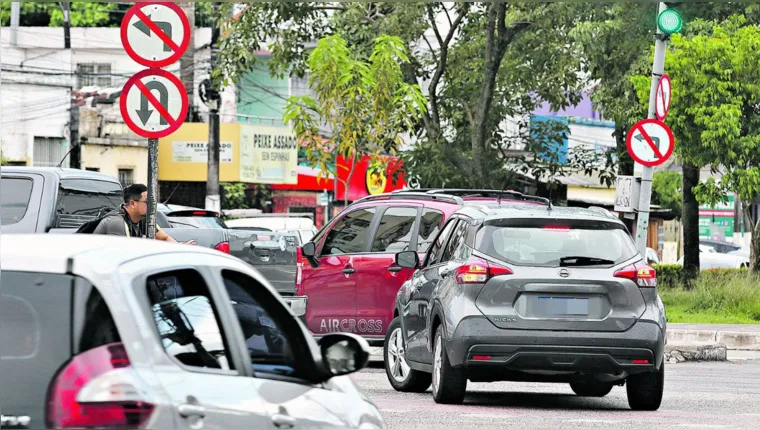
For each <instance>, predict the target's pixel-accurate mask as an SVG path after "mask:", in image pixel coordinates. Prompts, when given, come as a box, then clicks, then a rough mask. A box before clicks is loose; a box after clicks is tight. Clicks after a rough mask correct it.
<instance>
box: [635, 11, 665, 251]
mask: <svg viewBox="0 0 760 430" xmlns="http://www.w3.org/2000/svg"><path fill="white" fill-rule="evenodd" d="M666 9H667V6H666V5H665V3H662V2H660V4H659V11H658V15H660V14H662V13H663V12H664V11H665V10H666ZM664 36H665V34H664V33H663V32H662V31H661V30H660V28H659V26H658V28H657V35H656V37H655V43H654V64H653V65H652V84H651V88H650V90H649V114H648V116H647V118H649V119H655V118H656V116H657V114H656V108H657V87H658V86H659V84H660V78H661V77H662V75H663V74H664V73H665V50H666V48H667V42H666V41H665V37H664ZM653 177H654V167H650V166H644V169H643V171H642V173H641V194H640V195H639V208H638V217H637V221H636V248H638V250H639V252H640V253H641V255H647V238H648V237H649V210H650V201H651V199H652V178H653Z"/></svg>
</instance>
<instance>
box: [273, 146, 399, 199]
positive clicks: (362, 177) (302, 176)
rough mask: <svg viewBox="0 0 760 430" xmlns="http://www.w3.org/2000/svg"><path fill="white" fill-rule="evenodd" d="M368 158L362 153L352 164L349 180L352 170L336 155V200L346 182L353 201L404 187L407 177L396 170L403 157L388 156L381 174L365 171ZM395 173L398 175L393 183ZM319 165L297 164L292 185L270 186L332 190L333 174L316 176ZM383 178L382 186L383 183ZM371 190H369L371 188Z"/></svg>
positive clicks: (291, 188) (343, 197)
mask: <svg viewBox="0 0 760 430" xmlns="http://www.w3.org/2000/svg"><path fill="white" fill-rule="evenodd" d="M370 160H371V158H370V157H369V156H365V157H363V158H362V160H361V161H360V162H358V163H357V164H356V166H354V170H353V174H351V180H350V181H349V180H348V177H349V174H350V173H351V164H350V163H349V162H348V161H346V160H345V159H343V157H338V179H339V180H338V193H337V196H336V199H337V200H339V201H340V200H345V194H346V186H345V183H346V182H348V201H356V200H359V199H361V198H363V197H367V196H369V195H371V194H381V193H388V192H391V191H395V190H400V189H403V188H404V187H405V186H406V178H405V177H404V175H403V172H402V173H397V174H396V173H395V172H396V171H398V170H400V169H401V166H402V161H401V160H399V159H398V157H387V160H386V165H387V168H386V170H385V174H384V175H377V174H374V175H368V169H369V162H370ZM394 174H395V175H396V176H397V178H396V182H395V183H394V181H393V178H394ZM318 176H319V169H315V168H311V167H304V166H298V183H297V184H294V185H286V184H282V185H272V189H273V190H290V191H315V192H322V191H325V190H327V191H329V192H332V191H333V186H334V185H333V177H332V175H327V176H325V177H322V178H318ZM383 182H384V186H383ZM370 190H371V191H372V192H370Z"/></svg>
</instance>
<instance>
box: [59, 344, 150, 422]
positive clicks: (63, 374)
mask: <svg viewBox="0 0 760 430" xmlns="http://www.w3.org/2000/svg"><path fill="white" fill-rule="evenodd" d="M130 370H132V368H131V366H130V363H129V357H128V356H127V352H126V350H125V349H124V345H122V344H121V343H114V344H110V345H105V346H101V347H99V348H95V349H92V350H89V351H87V352H85V353H82V354H80V355H77V356H76V357H74V358H72V359H71V361H69V363H68V364H67V365H66V366H65V367H64V368H63V369H62V370H61V371H60V372H59V373H58V374H57V375H56V377H55V379H54V380H53V382H52V384H51V386H50V389H49V390H48V401H47V417H46V418H47V427H48V428H55V429H65V428H88V427H89V428H119V429H136V428H139V427H140V426H142V425H143V424H144V423H145V422H146V421H147V420H148V419H149V418H150V416H151V414H152V413H153V409H154V405H153V404H152V403H149V402H146V401H143V400H141V396H142V395H143V393H144V388H142V387H140V381H139V378H138V377H136V376H135V375H134V374H133V373H131V372H129V371H130Z"/></svg>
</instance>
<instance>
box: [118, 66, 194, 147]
mask: <svg viewBox="0 0 760 430" xmlns="http://www.w3.org/2000/svg"><path fill="white" fill-rule="evenodd" d="M120 108H121V116H122V118H124V122H125V123H126V124H127V126H129V128H130V129H131V130H132V131H134V132H135V133H137V134H138V135H140V136H142V137H145V138H148V139H159V138H162V137H165V136H168V135H170V134H172V133H173V132H174V131H176V130H177V129H178V128H179V127H180V126H181V125H182V123H183V122H184V121H185V116H187V109H188V98H187V92H186V91H185V87H184V86H183V85H182V82H181V81H180V80H179V78H177V77H176V76H175V75H174V74H173V73H171V72H167V71H166V70H163V69H148V70H143V71H142V72H139V73H137V74H135V75H134V76H132V77H131V78H129V80H128V81H127V83H126V84H124V89H123V90H122V92H121V100H120Z"/></svg>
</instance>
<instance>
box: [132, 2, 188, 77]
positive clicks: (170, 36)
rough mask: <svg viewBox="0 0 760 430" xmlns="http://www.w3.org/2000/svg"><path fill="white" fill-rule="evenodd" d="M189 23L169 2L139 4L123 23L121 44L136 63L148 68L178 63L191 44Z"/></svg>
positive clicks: (182, 13)
mask: <svg viewBox="0 0 760 430" xmlns="http://www.w3.org/2000/svg"><path fill="white" fill-rule="evenodd" d="M190 37H191V34H190V21H189V20H188V19H187V16H186V15H185V13H184V12H183V11H182V9H181V8H180V7H179V6H177V5H176V4H174V3H170V2H151V3H144V2H140V3H138V4H136V5H134V6H132V7H131V8H130V9H129V10H128V11H127V12H126V13H125V14H124V19H123V20H122V21H121V43H122V45H124V50H125V51H126V52H127V54H128V55H129V56H130V58H132V59H133V60H135V62H137V63H139V64H141V65H143V66H146V67H155V68H159V67H166V66H168V65H170V64H174V63H176V62H177V61H178V60H179V59H180V58H181V57H182V55H183V54H184V53H185V51H186V50H187V47H188V45H189V44H190Z"/></svg>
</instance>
